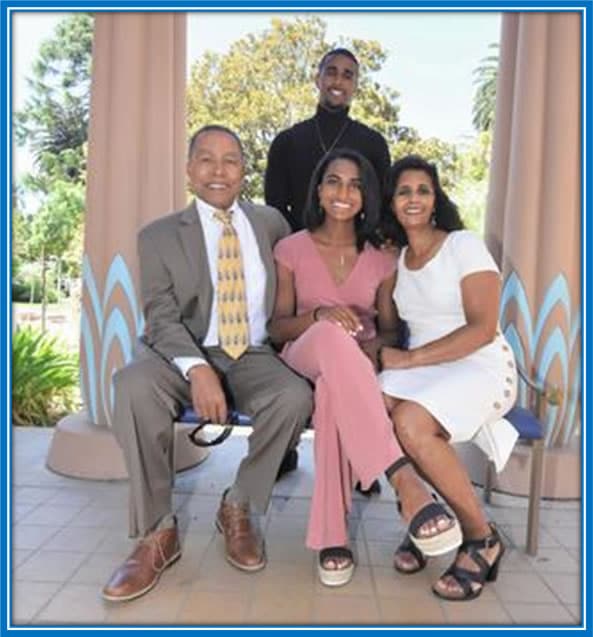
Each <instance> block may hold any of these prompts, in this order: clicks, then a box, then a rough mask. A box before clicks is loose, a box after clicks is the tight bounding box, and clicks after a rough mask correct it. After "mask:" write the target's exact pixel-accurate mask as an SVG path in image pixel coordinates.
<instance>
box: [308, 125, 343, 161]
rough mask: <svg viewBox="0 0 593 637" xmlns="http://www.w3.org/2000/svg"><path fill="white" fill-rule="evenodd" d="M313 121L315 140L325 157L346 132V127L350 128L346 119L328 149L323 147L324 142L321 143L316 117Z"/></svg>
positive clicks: (321, 138)
mask: <svg viewBox="0 0 593 637" xmlns="http://www.w3.org/2000/svg"><path fill="white" fill-rule="evenodd" d="M313 121H314V122H315V130H316V131H317V139H318V140H319V145H320V146H321V150H322V151H323V153H324V155H323V156H324V157H325V155H328V154H329V153H331V151H332V150H333V149H334V148H335V146H336V144H337V143H338V142H339V141H340V139H341V137H342V135H344V133H345V132H346V129H347V128H348V126H350V120H349V119H348V118H346V121H345V122H344V124H343V125H342V128H340V130H339V131H338V134H337V135H336V137H335V139H334V141H333V142H332V143H331V146H330V147H329V148H328V147H327V146H326V145H325V142H324V141H323V137H322V136H321V129H320V128H319V121H318V120H317V117H314V118H313Z"/></svg>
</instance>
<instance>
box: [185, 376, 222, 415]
mask: <svg viewBox="0 0 593 637" xmlns="http://www.w3.org/2000/svg"><path fill="white" fill-rule="evenodd" d="M187 376H188V378H189V382H190V385H191V399H192V403H193V407H194V410H195V411H196V412H197V413H198V414H200V417H201V418H206V419H207V420H211V421H212V422H214V423H222V424H224V423H226V421H227V415H228V413H227V404H226V397H225V395H224V391H223V389H222V385H221V384H220V379H219V378H218V374H217V373H216V372H215V371H214V370H213V369H212V367H210V365H195V366H194V367H192V368H191V369H190V370H189V372H188V374H187Z"/></svg>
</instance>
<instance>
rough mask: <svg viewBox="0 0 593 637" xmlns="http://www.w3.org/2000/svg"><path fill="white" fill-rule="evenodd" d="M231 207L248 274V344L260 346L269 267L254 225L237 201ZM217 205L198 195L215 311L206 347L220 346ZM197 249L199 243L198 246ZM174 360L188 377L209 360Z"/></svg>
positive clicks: (264, 323)
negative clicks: (264, 258)
mask: <svg viewBox="0 0 593 637" xmlns="http://www.w3.org/2000/svg"><path fill="white" fill-rule="evenodd" d="M229 210H230V211H231V212H232V213H233V214H232V219H233V227H234V228H235V231H236V232H237V236H238V237H239V244H240V245H241V256H242V259H243V272H244V274H245V291H246V294H247V314H248V316H249V343H250V345H261V344H262V343H263V342H264V341H265V340H266V337H267V332H266V322H267V318H266V303H265V302H266V279H267V275H266V269H265V267H264V264H263V261H262V259H261V255H260V253H259V247H258V244H257V239H256V237H255V233H254V231H253V227H252V225H251V223H249V220H248V219H247V217H246V216H245V213H244V212H243V210H241V207H240V206H239V204H238V203H237V201H236V200H235V201H234V202H233V204H232V206H231V207H230V208H229ZM215 211H216V208H213V207H212V206H211V205H209V204H207V203H206V202H205V201H202V200H201V199H197V198H196V213H197V214H198V215H199V217H200V222H201V224H202V229H203V231H204V241H205V243H206V252H207V256H208V266H209V268H210V280H211V281H212V289H213V292H214V294H213V296H212V310H211V312H210V323H209V325H208V331H207V332H206V337H205V338H204V343H203V344H204V346H205V347H212V346H213V345H218V304H217V294H216V286H217V274H218V242H219V240H220V236H221V234H222V229H223V225H222V223H221V222H220V221H218V219H216V218H215V217H214V212H215ZM196 249H197V246H196ZM173 362H174V363H175V365H177V367H178V368H179V369H180V371H181V373H182V374H183V375H184V376H185V378H187V372H188V371H189V369H190V368H191V367H194V366H195V365H207V364H208V363H207V361H205V360H204V359H203V358H200V357H194V356H180V357H176V358H174V359H173Z"/></svg>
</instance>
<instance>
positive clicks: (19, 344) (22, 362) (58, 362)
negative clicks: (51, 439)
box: [12, 326, 78, 426]
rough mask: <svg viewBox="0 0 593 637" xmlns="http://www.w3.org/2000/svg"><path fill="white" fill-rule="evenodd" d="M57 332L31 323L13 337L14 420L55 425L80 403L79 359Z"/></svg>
mask: <svg viewBox="0 0 593 637" xmlns="http://www.w3.org/2000/svg"><path fill="white" fill-rule="evenodd" d="M77 358H78V357H77V356H76V355H73V354H70V353H69V352H67V351H66V349H65V348H64V347H63V346H62V345H61V344H60V343H59V342H58V341H57V339H56V338H55V337H53V336H50V335H49V334H47V333H43V332H41V331H40V330H38V329H35V328H32V327H30V326H26V327H22V328H19V329H17V330H16V332H15V333H14V334H13V337H12V421H13V423H14V424H15V425H37V426H45V425H54V424H55V423H56V422H57V421H58V420H59V419H60V418H61V417H62V416H64V415H65V414H67V413H69V412H71V411H73V410H74V409H75V407H76V398H77V389H78V360H77Z"/></svg>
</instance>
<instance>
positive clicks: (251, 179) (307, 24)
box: [187, 16, 399, 199]
mask: <svg viewBox="0 0 593 637" xmlns="http://www.w3.org/2000/svg"><path fill="white" fill-rule="evenodd" d="M340 45H341V46H349V47H351V48H352V50H354V51H356V55H357V57H358V59H359V61H360V66H361V76H360V80H359V92H358V93H357V95H356V98H355V100H354V104H353V109H352V115H353V116H354V117H356V118H359V119H361V120H362V121H364V122H365V123H366V124H368V125H370V126H373V127H374V128H377V129H379V130H380V131H381V132H383V133H384V134H385V136H386V137H387V139H393V138H394V137H395V135H396V133H397V125H398V110H399V109H398V106H397V105H396V103H395V101H396V98H397V93H396V92H395V91H393V90H391V89H389V88H386V87H383V86H381V85H380V84H378V83H377V82H374V81H373V79H372V74H373V73H374V72H376V71H378V70H379V69H380V68H381V66H382V64H383V63H384V61H385V59H386V56H387V54H386V52H385V51H384V50H383V49H382V48H381V45H380V44H379V43H378V42H374V41H364V40H353V41H351V42H350V41H347V42H343V43H340ZM335 46H337V43H335V42H329V41H327V39H326V25H325V22H324V21H323V20H322V19H321V18H320V17H318V16H307V17H298V18H296V19H293V20H283V19H277V18H274V19H272V21H271V24H270V27H269V28H268V29H266V30H264V31H263V32H262V33H260V34H257V35H254V34H249V35H247V36H245V37H244V38H242V39H240V40H238V41H237V42H235V43H234V44H233V45H232V46H231V48H230V50H229V51H228V53H226V54H215V53H211V52H207V53H206V54H204V55H203V56H202V57H201V58H200V59H198V60H197V61H196V62H195V63H194V64H193V66H192V69H191V75H190V81H189V86H188V90H187V107H188V108H187V111H188V125H189V130H190V131H191V132H193V131H195V130H196V129H198V128H199V127H200V126H203V125H205V124H223V125H226V126H229V127H230V128H232V129H234V130H235V131H236V132H237V133H238V134H239V136H240V137H241V140H242V142H243V144H244V147H245V154H246V157H247V162H248V166H247V178H246V185H245V194H246V196H248V197H249V198H253V199H261V198H262V197H263V173H264V171H265V167H266V157H267V151H268V148H269V146H270V144H271V142H272V140H273V138H274V137H275V136H276V134H277V133H278V132H280V131H281V130H283V129H284V128H287V127H289V126H291V125H293V124H294V123H296V122H298V121H300V120H302V119H305V118H308V117H311V116H312V115H313V113H314V112H315V106H316V103H317V89H316V87H315V84H314V78H315V75H316V72H317V65H318V63H319V60H320V59H321V57H322V56H323V54H324V53H325V52H327V51H328V50H330V49H331V48H333V47H335Z"/></svg>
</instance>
